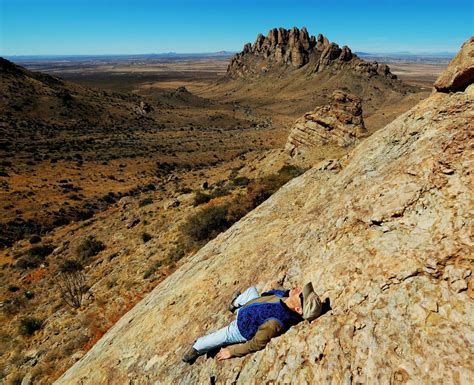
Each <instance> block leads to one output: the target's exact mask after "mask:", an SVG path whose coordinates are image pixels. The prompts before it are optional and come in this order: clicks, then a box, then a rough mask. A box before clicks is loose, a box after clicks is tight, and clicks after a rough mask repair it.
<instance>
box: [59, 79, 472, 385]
mask: <svg viewBox="0 0 474 385" xmlns="http://www.w3.org/2000/svg"><path fill="white" fill-rule="evenodd" d="M473 111H474V86H473V85H472V84H471V85H470V86H469V87H467V89H466V90H465V91H464V92H457V93H452V94H447V93H440V92H435V93H434V94H432V95H431V96H430V97H429V98H428V99H426V100H425V101H423V102H421V103H419V104H418V105H417V106H416V107H414V108H412V109H411V110H409V111H408V112H406V113H405V114H403V115H401V116H400V117H399V118H397V119H396V120H394V121H393V122H392V123H390V124H389V125H387V126H386V127H385V128H384V129H382V130H379V131H377V132H376V133H374V134H373V135H372V136H370V137H369V138H367V139H366V140H364V141H362V142H361V143H360V144H359V145H358V146H356V147H355V148H354V149H353V151H352V152H351V153H350V154H349V155H348V156H347V157H346V158H344V159H342V160H341V162H340V163H341V170H340V171H338V172H334V171H324V170H322V171H320V170H318V169H317V168H313V169H311V170H309V171H307V172H306V173H305V174H303V175H302V176H300V177H298V178H296V179H294V180H293V181H291V182H289V183H288V184H287V185H285V186H284V187H283V188H281V189H280V190H279V191H278V192H277V193H276V194H274V195H273V196H272V197H271V198H269V199H268V200H267V201H266V202H264V203H263V204H262V205H261V206H259V207H258V208H257V209H255V210H254V211H253V212H251V213H250V214H248V215H247V216H245V217H244V218H243V219H241V220H240V221H239V222H238V223H236V224H235V225H234V226H232V227H231V228H230V229H229V230H228V231H227V232H225V233H223V234H221V235H220V236H218V237H217V238H216V239H214V240H213V241H211V242H210V243H208V244H207V245H206V246H205V247H204V248H202V249H201V250H200V251H199V252H198V253H197V254H196V255H195V256H193V257H191V258H190V259H188V260H186V261H185V262H184V263H183V265H182V266H181V267H180V268H179V269H178V270H177V271H176V272H175V273H174V274H173V275H171V276H170V277H168V278H167V279H166V280H165V281H163V282H162V283H161V284H160V285H158V286H157V287H156V289H155V290H154V291H153V292H152V293H151V294H150V295H149V296H148V297H146V298H145V299H144V300H143V301H142V302H140V303H139V305H137V306H136V307H135V308H134V309H132V310H131V311H130V312H129V313H128V314H127V315H126V316H125V317H123V318H122V319H121V320H120V321H119V322H118V323H117V324H116V325H115V326H114V327H113V328H112V329H110V330H109V331H108V332H107V333H106V334H105V336H104V337H103V338H102V339H101V340H100V341H99V342H98V343H97V344H96V345H95V346H94V347H93V348H92V349H91V350H90V351H89V352H88V353H87V354H86V355H85V356H84V357H83V358H82V359H81V360H80V361H79V362H77V363H76V364H75V365H74V366H73V367H72V368H71V369H70V370H69V371H68V372H66V373H65V374H64V375H63V376H62V377H61V378H60V379H59V380H58V382H57V383H58V384H105V383H120V384H122V383H138V384H142V383H143V384H145V383H160V384H167V383H173V384H178V383H183V384H185V383H187V384H191V383H209V382H210V383H222V384H224V383H228V384H230V383H237V384H253V383H255V384H257V383H295V384H296V383H297V384H305V383H306V384H307V383H311V384H318V383H327V384H350V383H358V384H422V383H426V384H434V383H442V384H466V385H467V384H470V383H472V378H474V367H473V364H472V363H473V357H474V348H473V347H474V343H473V341H474V318H473V317H472V314H474V301H473V298H474V291H473V288H474V281H473V275H472V269H473V263H474V259H473V254H474V253H473V251H474V250H473V243H472V238H471V236H472V234H471V231H472V215H471V213H470V209H471V207H472V191H473V186H472V161H473V157H472V147H471V146H472V134H473V132H474V130H473V129H474V126H473V121H474V120H473V117H474V116H473ZM275 279H278V280H279V281H281V282H283V284H284V285H286V286H292V285H296V284H302V283H304V282H306V281H310V280H311V281H312V282H313V283H314V286H315V289H316V290H317V292H318V293H319V294H320V295H321V296H322V297H323V298H326V297H327V298H329V299H330V303H331V307H332V310H331V311H330V312H328V313H326V314H324V315H323V316H322V317H320V318H318V319H317V320H315V321H314V322H312V323H311V324H309V323H301V324H299V325H297V326H295V327H293V328H292V329H290V330H289V331H288V332H287V333H286V334H284V335H283V336H281V337H279V338H276V339H274V340H272V341H271V342H270V343H269V345H268V346H267V347H266V348H265V349H264V350H262V351H260V352H257V353H255V354H253V355H250V356H246V357H243V358H234V359H232V360H229V361H224V362H221V363H217V362H216V361H215V360H212V359H205V358H200V359H199V360H198V361H197V362H196V364H194V366H187V365H186V364H184V363H181V362H180V358H181V355H182V354H183V352H184V351H185V350H186V348H187V347H188V346H189V344H191V343H192V342H193V340H194V339H195V338H196V337H197V336H199V335H201V334H204V333H207V332H209V331H212V330H215V329H217V328H220V327H223V326H225V325H226V324H227V323H228V322H229V321H230V320H231V319H232V316H231V314H230V313H229V312H227V311H226V304H227V301H228V299H229V298H230V296H231V293H232V292H233V291H234V290H235V288H237V287H240V288H245V286H248V285H252V284H257V286H258V287H259V288H261V289H262V288H268V283H269V282H271V281H273V280H275Z"/></svg>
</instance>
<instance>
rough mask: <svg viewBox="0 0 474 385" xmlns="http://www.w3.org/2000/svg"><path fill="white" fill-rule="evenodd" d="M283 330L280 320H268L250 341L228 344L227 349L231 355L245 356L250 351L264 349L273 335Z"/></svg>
mask: <svg viewBox="0 0 474 385" xmlns="http://www.w3.org/2000/svg"><path fill="white" fill-rule="evenodd" d="M282 331H283V326H282V325H281V324H280V322H278V321H276V320H268V321H267V322H265V323H263V324H262V325H261V326H260V327H259V328H258V330H257V333H255V336H254V337H253V338H252V339H251V340H250V341H247V342H245V343H243V344H237V345H231V346H228V347H227V349H228V350H229V352H230V355H231V357H241V356H245V355H246V354H248V353H253V352H256V351H257V350H261V349H263V348H264V347H265V346H266V345H267V344H268V342H269V341H270V340H271V339H272V338H273V337H276V336H278V335H279V334H281V332H282Z"/></svg>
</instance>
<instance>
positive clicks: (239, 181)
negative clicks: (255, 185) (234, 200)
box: [231, 176, 250, 187]
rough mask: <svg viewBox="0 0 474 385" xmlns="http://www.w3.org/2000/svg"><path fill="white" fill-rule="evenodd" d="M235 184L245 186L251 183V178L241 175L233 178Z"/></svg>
mask: <svg viewBox="0 0 474 385" xmlns="http://www.w3.org/2000/svg"><path fill="white" fill-rule="evenodd" d="M231 182H232V184H233V185H234V186H239V187H244V186H247V185H248V184H249V183H250V179H249V178H247V177H245V176H239V177H235V178H233V179H231Z"/></svg>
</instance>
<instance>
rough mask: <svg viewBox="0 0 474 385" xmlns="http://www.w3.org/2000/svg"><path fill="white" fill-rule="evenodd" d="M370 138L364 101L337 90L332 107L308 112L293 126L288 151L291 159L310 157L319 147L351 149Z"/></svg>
mask: <svg viewBox="0 0 474 385" xmlns="http://www.w3.org/2000/svg"><path fill="white" fill-rule="evenodd" d="M366 135H367V130H366V128H365V126H364V119H363V118H362V105H361V101H360V99H359V98H358V97H357V96H355V95H351V94H348V93H346V92H343V91H340V90H337V91H334V93H333V94H332V96H331V102H330V104H328V105H326V106H322V107H317V108H316V109H315V110H313V111H311V112H308V113H306V114H305V115H304V116H302V117H301V118H299V119H298V120H297V121H296V122H295V124H294V125H293V127H292V129H291V131H290V134H289V136H288V140H287V142H286V146H285V150H286V151H287V152H288V153H289V154H290V156H291V157H293V158H296V157H301V156H305V157H310V154H311V152H312V151H313V150H315V151H317V149H318V147H319V146H325V145H328V144H333V145H336V146H340V147H348V146H350V145H353V144H355V143H358V141H359V139H358V138H361V137H363V136H366Z"/></svg>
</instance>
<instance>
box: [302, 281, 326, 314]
mask: <svg viewBox="0 0 474 385" xmlns="http://www.w3.org/2000/svg"><path fill="white" fill-rule="evenodd" d="M322 308H323V305H322V303H321V300H320V299H319V297H318V295H317V294H316V293H315V292H314V288H313V284H312V283H311V282H308V283H307V284H306V285H305V286H304V288H303V318H304V319H305V320H308V321H312V320H314V319H315V318H317V317H318V316H319V315H320V314H321V311H322Z"/></svg>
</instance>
